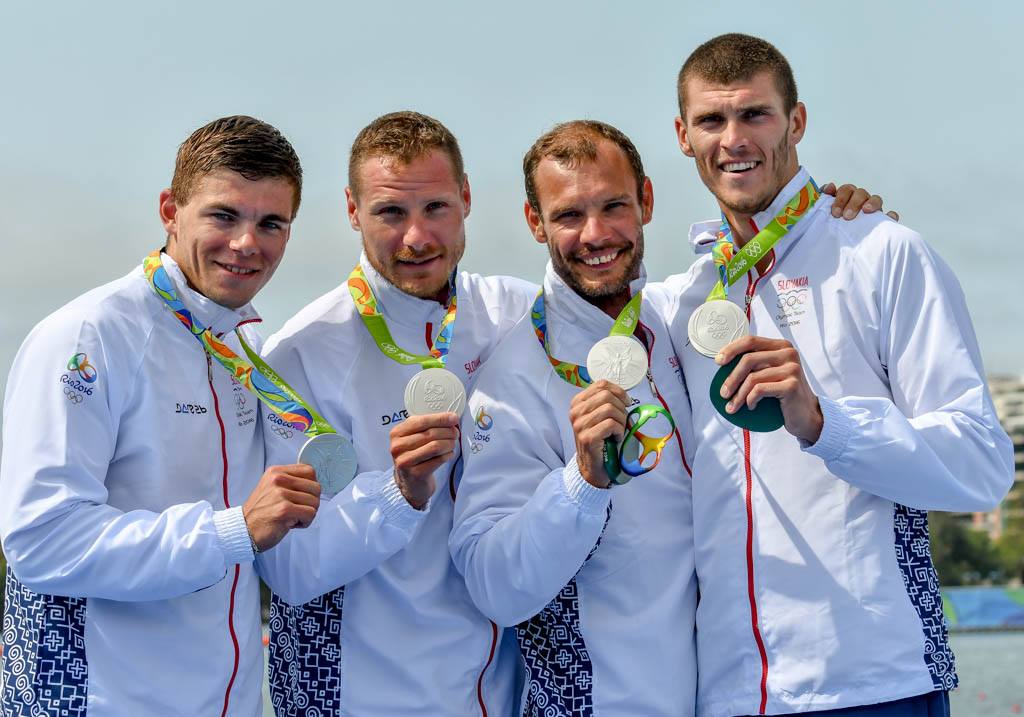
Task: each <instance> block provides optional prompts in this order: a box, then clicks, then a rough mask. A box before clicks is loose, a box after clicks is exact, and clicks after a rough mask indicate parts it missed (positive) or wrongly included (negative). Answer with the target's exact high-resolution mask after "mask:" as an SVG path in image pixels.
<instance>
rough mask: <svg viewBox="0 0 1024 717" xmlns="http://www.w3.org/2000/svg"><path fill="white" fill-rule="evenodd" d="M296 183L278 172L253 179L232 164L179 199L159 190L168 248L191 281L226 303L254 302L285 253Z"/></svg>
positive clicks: (168, 192) (205, 294) (191, 283)
mask: <svg viewBox="0 0 1024 717" xmlns="http://www.w3.org/2000/svg"><path fill="white" fill-rule="evenodd" d="M294 202H295V187H294V186H293V185H292V183H291V182H289V181H288V180H286V179H281V178H277V177H272V178H265V179H258V180H255V181H253V180H248V179H246V178H245V177H243V176H242V175H241V174H238V173H237V172H233V171H231V170H229V169H218V170H215V171H213V172H210V173H209V174H207V175H205V176H203V177H202V178H200V179H199V180H198V182H197V184H196V186H195V188H194V189H193V191H192V193H191V195H190V197H189V199H188V201H187V202H185V203H184V204H179V203H178V202H177V201H176V200H175V198H174V196H173V195H172V194H171V190H169V189H165V190H164V191H162V192H161V193H160V219H161V221H162V222H163V225H164V229H165V230H166V231H167V253H168V254H170V256H171V258H173V259H174V261H176V262H177V263H178V266H179V267H180V268H181V270H182V273H184V275H185V278H186V279H187V281H188V284H189V286H191V287H192V288H193V289H195V290H196V291H198V292H199V293H200V294H202V295H203V296H206V297H207V298H209V299H212V300H213V301H215V302H217V303H218V304H220V305H221V306H226V307H228V308H231V309H237V308H238V307H240V306H243V305H245V304H247V303H249V302H250V301H251V300H252V298H253V297H254V296H255V295H256V292H258V291H259V290H260V289H261V288H263V285H264V284H266V283H267V282H268V281H269V280H270V277H271V276H273V274H274V270H275V269H277V265H278V264H279V263H280V262H281V257H282V256H284V249H285V245H286V244H287V243H288V236H289V234H290V232H291V218H292V216H293V214H294V209H295V207H294Z"/></svg>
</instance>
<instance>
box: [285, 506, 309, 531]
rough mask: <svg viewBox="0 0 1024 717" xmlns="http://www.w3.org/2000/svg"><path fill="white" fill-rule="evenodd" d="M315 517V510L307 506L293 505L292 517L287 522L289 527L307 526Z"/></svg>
mask: <svg viewBox="0 0 1024 717" xmlns="http://www.w3.org/2000/svg"><path fill="white" fill-rule="evenodd" d="M314 518H316V510H315V509H313V508H310V507H308V506H295V510H294V512H293V513H292V519H291V521H290V522H289V523H287V524H288V525H289V526H290V527H291V528H300V529H301V528H308V527H309V526H310V525H312V523H313V519H314Z"/></svg>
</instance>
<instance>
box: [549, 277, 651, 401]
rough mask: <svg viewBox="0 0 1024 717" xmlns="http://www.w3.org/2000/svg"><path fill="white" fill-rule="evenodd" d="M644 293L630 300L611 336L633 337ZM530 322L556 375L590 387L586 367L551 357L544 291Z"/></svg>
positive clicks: (580, 386)
mask: <svg viewBox="0 0 1024 717" xmlns="http://www.w3.org/2000/svg"><path fill="white" fill-rule="evenodd" d="M642 297H643V292H641V291H638V292H637V293H636V294H634V295H633V298H632V299H630V300H629V303H628V304H626V305H625V306H624V307H623V309H622V311H621V312H619V316H618V318H617V319H615V323H614V324H613V325H612V330H611V331H609V332H608V335H609V336H632V335H633V332H634V331H636V325H637V324H638V323H639V322H640V302H641V301H642V300H643V298H642ZM530 320H531V321H532V322H533V332H534V333H535V334H537V339H538V340H539V341H540V345H541V346H543V347H544V353H545V354H546V355H547V357H548V361H550V362H551V367H552V368H554V369H555V373H557V374H558V377H559V378H561V379H562V380H563V381H565V382H566V383H571V384H572V385H573V386H576V387H577V388H586V387H587V386H589V385H590V373H588V372H587V367H586V366H580V365H578V364H574V363H570V362H569V361H561V360H559V359H556V358H555V357H554V356H552V355H551V346H550V345H549V344H548V324H547V318H546V316H545V314H544V289H541V290H540V291H539V292H537V298H536V299H534V301H533V308H531V309H530Z"/></svg>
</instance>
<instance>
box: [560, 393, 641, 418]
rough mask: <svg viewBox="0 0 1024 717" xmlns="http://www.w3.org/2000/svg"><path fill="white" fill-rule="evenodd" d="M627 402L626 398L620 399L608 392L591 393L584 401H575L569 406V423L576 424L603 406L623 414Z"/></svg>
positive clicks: (627, 398)
mask: <svg viewBox="0 0 1024 717" xmlns="http://www.w3.org/2000/svg"><path fill="white" fill-rule="evenodd" d="M628 402H629V397H628V396H621V397H620V396H617V395H615V394H614V393H611V392H610V391H599V392H596V393H592V394H591V395H590V396H589V397H588V398H587V399H586V400H583V401H576V402H575V403H574V404H573V405H571V406H570V408H569V419H570V421H571V422H573V423H576V422H578V421H580V420H582V419H584V418H585V417H586V416H587V415H588V414H591V413H593V412H594V411H597V410H599V409H600V408H601V407H603V406H612V407H614V408H615V409H616V410H619V411H623V412H625V410H626V404H627V403H628Z"/></svg>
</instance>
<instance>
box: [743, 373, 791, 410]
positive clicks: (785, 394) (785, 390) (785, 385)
mask: <svg viewBox="0 0 1024 717" xmlns="http://www.w3.org/2000/svg"><path fill="white" fill-rule="evenodd" d="M799 386H800V381H799V380H798V379H797V378H796V377H794V376H786V377H783V378H782V379H781V380H779V381H762V382H761V383H758V384H757V385H756V386H754V387H753V389H751V391H750V393H749V394H748V395H747V405H748V406H749V407H750V408H754V406H756V405H757V404H758V402H759V401H760V400H761V399H762V398H766V397H768V396H774V397H775V398H777V399H779V400H780V401H785V400H786V399H788V398H789V397H790V396H793V395H795V394H796V392H797V389H798V388H799Z"/></svg>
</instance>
